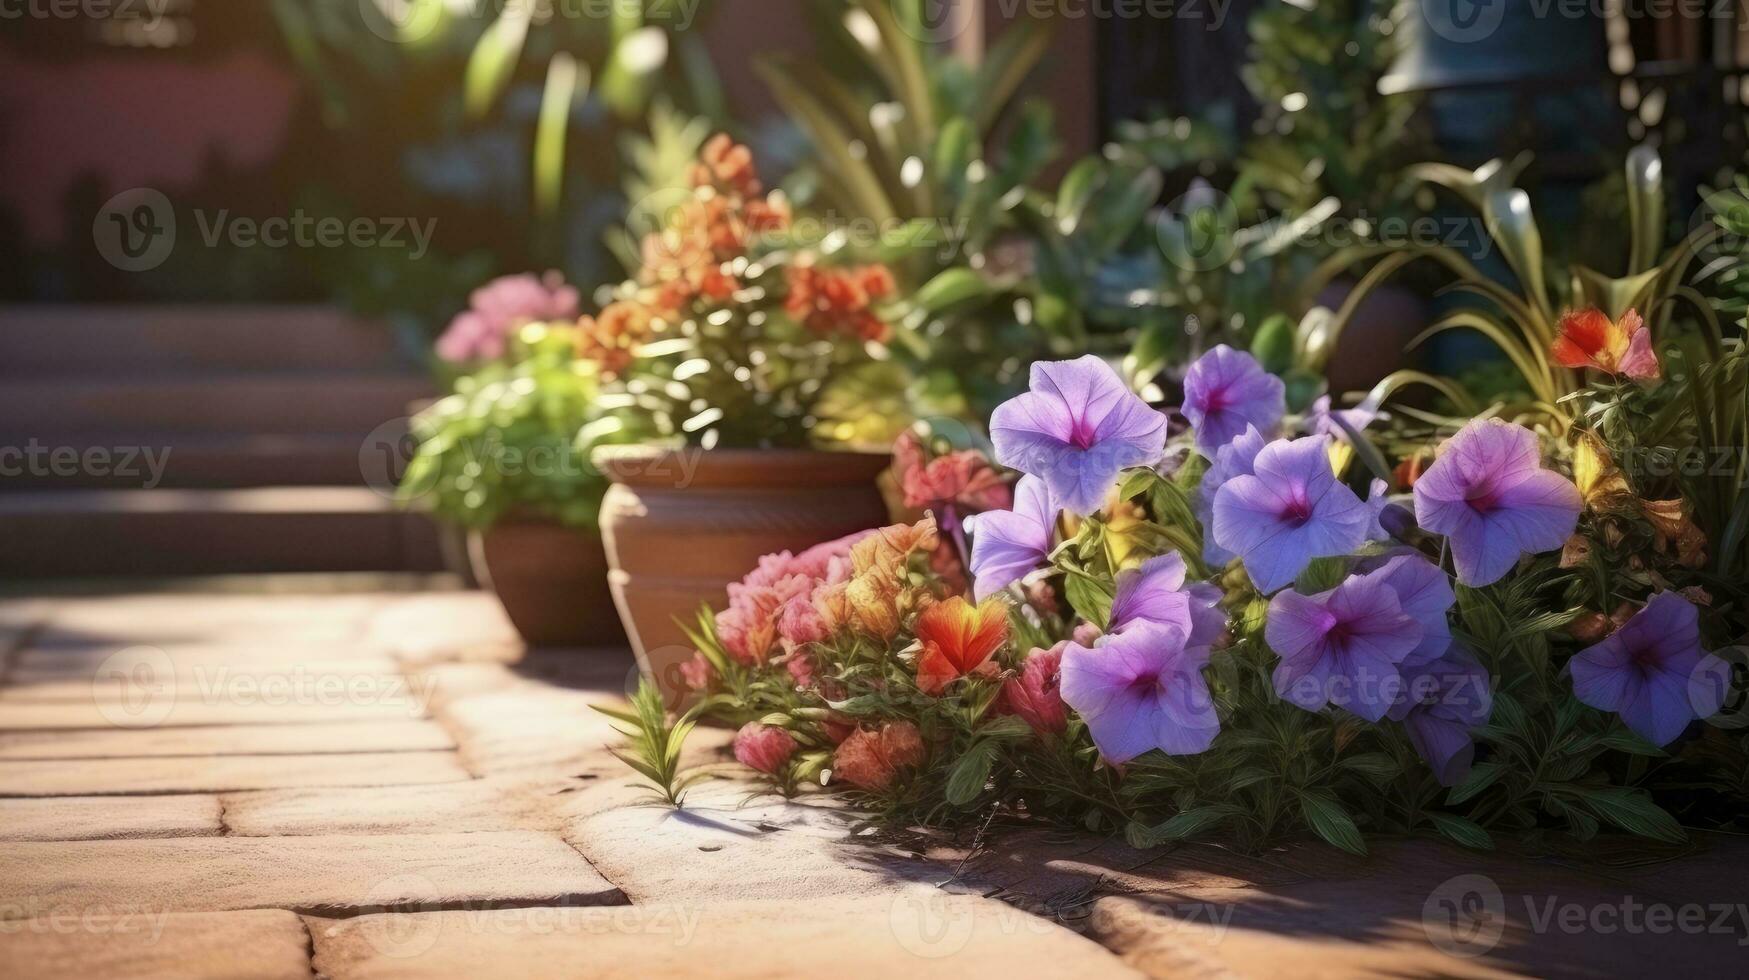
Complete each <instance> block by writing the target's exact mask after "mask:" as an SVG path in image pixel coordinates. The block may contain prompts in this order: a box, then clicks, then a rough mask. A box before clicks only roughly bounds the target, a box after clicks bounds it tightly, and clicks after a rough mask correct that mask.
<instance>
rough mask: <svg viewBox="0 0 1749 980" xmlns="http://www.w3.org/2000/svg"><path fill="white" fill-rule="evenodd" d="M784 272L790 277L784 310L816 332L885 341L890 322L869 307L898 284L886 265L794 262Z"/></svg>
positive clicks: (821, 334)
mask: <svg viewBox="0 0 1749 980" xmlns="http://www.w3.org/2000/svg"><path fill="white" fill-rule="evenodd" d="M784 274H785V276H786V278H788V280H789V295H788V296H787V297H786V298H785V299H784V310H785V312H787V313H789V315H790V316H791V317H793V318H795V319H796V320H798V321H800V322H801V323H802V324H804V325H805V326H806V327H807V328H808V329H809V330H811V331H813V332H814V333H816V334H819V335H820V336H822V337H827V336H833V335H841V336H847V337H855V338H857V339H859V340H873V341H884V340H886V339H887V337H888V336H889V335H890V334H891V333H892V329H891V328H890V327H889V326H888V325H887V322H886V321H885V320H882V319H881V318H880V317H879V316H877V315H876V314H875V313H874V312H873V311H872V310H871V309H870V306H871V305H872V304H874V303H875V302H878V301H880V300H882V299H885V298H887V297H889V296H891V295H892V294H893V293H894V291H896V290H897V288H898V286H897V284H896V283H895V282H894V281H893V273H892V271H891V270H890V269H888V268H887V267H886V266H884V265H869V266H863V267H861V268H858V269H820V268H816V267H814V266H791V267H789V268H788V269H786V270H784Z"/></svg>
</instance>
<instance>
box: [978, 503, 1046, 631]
mask: <svg viewBox="0 0 1749 980" xmlns="http://www.w3.org/2000/svg"><path fill="white" fill-rule="evenodd" d="M966 520H967V526H968V527H969V528H970V530H971V532H972V560H971V565H972V575H973V579H974V580H973V584H972V592H973V594H974V595H975V596H976V597H977V599H978V601H979V602H982V601H984V599H985V598H987V597H989V596H990V595H991V594H993V593H996V592H1000V591H1002V590H1003V589H1005V588H1007V587H1008V586H1010V585H1012V584H1014V583H1015V582H1018V581H1020V580H1021V579H1023V578H1025V577H1026V576H1027V575H1029V574H1031V573H1032V572H1033V571H1035V570H1037V569H1039V568H1043V567H1044V565H1045V562H1046V561H1048V560H1049V557H1050V553H1051V540H1052V534H1053V532H1054V530H1055V527H1056V523H1057V512H1056V509H1055V508H1053V507H1052V506H1051V494H1050V491H1049V490H1047V489H1045V485H1044V482H1043V481H1042V480H1040V479H1039V478H1038V477H1036V476H1023V477H1021V478H1020V482H1019V483H1016V484H1015V485H1014V509H1013V510H992V511H986V512H984V513H982V514H978V515H976V516H975V517H969V518H967V519H966Z"/></svg>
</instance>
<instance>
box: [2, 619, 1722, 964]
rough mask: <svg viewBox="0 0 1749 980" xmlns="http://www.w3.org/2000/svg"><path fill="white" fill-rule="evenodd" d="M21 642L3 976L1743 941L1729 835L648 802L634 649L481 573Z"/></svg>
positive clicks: (1680, 946) (14, 698)
mask: <svg viewBox="0 0 1749 980" xmlns="http://www.w3.org/2000/svg"><path fill="white" fill-rule="evenodd" d="M0 651H4V660H3V661H0V670H3V673H0V976H6V977H21V978H22V977H33V978H34V977H69V978H93V977H111V976H114V977H212V978H225V980H239V978H255V977H263V978H268V977H271V978H280V977H296V978H309V977H311V976H319V977H330V978H335V980H351V978H364V977H372V978H375V977H431V976H439V977H470V978H472V977H518V976H565V977H597V976H632V975H635V976H639V977H651V976H662V975H667V974H675V975H705V974H708V975H712V976H729V977H770V976H808V977H820V976H857V977H860V976H869V977H875V976H893V975H902V976H905V977H907V978H910V977H930V976H941V977H955V978H965V977H978V976H1004V977H1024V976H1038V975H1051V976H1070V977H1075V976H1098V977H1121V976H1135V975H1142V974H1146V975H1152V976H1156V977H1179V976H1187V975H1188V976H1253V975H1255V976H1273V975H1277V974H1280V973H1282V972H1284V971H1287V972H1290V973H1291V974H1292V975H1295V976H1331V977H1336V976H1355V975H1379V976H1384V975H1394V976H1405V975H1433V974H1440V975H1447V976H1498V975H1502V974H1503V973H1531V974H1538V975H1549V974H1554V975H1574V976H1582V975H1610V974H1624V973H1626V974H1634V973H1642V972H1645V973H1649V972H1653V971H1660V972H1669V971H1673V970H1674V971H1679V973H1680V974H1687V973H1690V972H1699V971H1701V970H1711V971H1725V970H1730V971H1732V972H1735V968H1737V967H1740V965H1741V962H1742V961H1741V957H1742V955H1743V954H1744V948H1745V947H1743V946H1741V945H1740V943H1744V942H1749V921H1746V917H1749V912H1745V911H1744V910H1743V907H1742V906H1740V905H1737V904H1736V903H1739V902H1749V890H1746V889H1745V887H1744V886H1743V884H1742V882H1743V881H1744V878H1745V875H1744V872H1745V871H1746V870H1749V857H1746V855H1749V849H1746V848H1744V847H1743V846H1742V844H1741V842H1740V841H1737V840H1731V839H1722V838H1721V839H1713V840H1708V841H1705V842H1701V843H1698V844H1696V845H1695V846H1693V847H1691V848H1688V849H1686V850H1684V851H1681V852H1676V853H1660V854H1658V855H1656V856H1657V857H1658V858H1660V859H1661V860H1660V862H1659V863H1656V864H1650V865H1648V864H1647V862H1646V857H1647V853H1648V852H1647V849H1646V848H1644V847H1643V846H1638V845H1636V846H1632V847H1626V848H1616V847H1614V845H1612V844H1610V843H1608V842H1605V843H1600V844H1598V845H1596V846H1594V847H1593V848H1592V849H1591V851H1590V852H1589V856H1590V857H1591V858H1592V859H1593V861H1592V863H1589V864H1585V865H1580V864H1578V863H1576V862H1575V861H1573V860H1570V859H1566V858H1562V857H1560V856H1558V855H1548V854H1540V855H1531V854H1526V853H1516V854H1513V855H1510V856H1501V855H1489V856H1482V857H1478V856H1476V855H1472V854H1468V853H1465V852H1461V851H1458V850H1456V849H1454V848H1449V847H1445V846H1442V845H1436V844H1429V843H1426V842H1396V843H1386V844H1385V845H1383V846H1381V847H1380V848H1379V850H1378V853H1376V854H1375V855H1374V856H1373V857H1372V858H1371V859H1369V860H1365V861H1361V860H1355V859H1349V858H1344V857H1340V856H1336V855H1334V854H1333V853H1332V852H1331V851H1329V849H1327V848H1322V847H1316V846H1310V845H1308V846H1304V847H1299V848H1292V849H1287V850H1284V851H1280V852H1275V853H1272V854H1268V855H1264V856H1260V857H1250V856H1240V855H1234V854H1231V853H1229V852H1227V851H1225V850H1223V849H1220V848H1215V847H1188V848H1181V849H1178V850H1174V851H1154V852H1147V853H1142V852H1136V851H1133V850H1130V849H1129V848H1127V847H1124V846H1123V845H1121V843H1119V842H1115V841H1110V840H1102V839H1099V838H1093V837H1087V836H1078V835H1073V834H1063V833H1048V832H1038V831H1029V832H1013V833H1006V834H1000V835H992V836H991V837H990V838H989V839H986V840H982V841H979V842H978V845H979V846H977V847H976V849H975V850H971V851H968V850H967V848H966V847H965V846H964V845H963V842H955V841H950V840H945V839H937V838H932V837H929V836H926V835H922V834H915V833H905V832H896V831H891V830H875V829H871V828H867V827H863V826H862V825H861V824H860V823H859V820H858V817H857V815H856V814H854V813H850V812H847V811H845V810H844V809H842V808H840V807H837V806H834V805H832V803H831V802H830V801H829V800H824V799H819V798H813V799H810V800H809V802H807V803H786V802H784V801H782V800H780V799H775V798H771V797H759V796H757V795H756V790H755V788H754V787H752V786H751V785H750V784H747V783H745V782H743V781H741V780H740V779H739V777H738V776H736V775H735V772H734V767H733V766H726V765H725V766H722V767H721V769H722V778H720V779H717V780H714V781H711V782H708V783H706V784H704V785H703V786H701V787H700V788H699V789H698V790H696V791H695V793H694V795H693V797H692V799H691V801H690V805H689V807H688V809H687V810H685V811H682V812H679V813H675V812H671V811H668V810H664V809H661V808H658V807H652V806H649V805H647V804H646V803H645V802H644V801H643V794H642V792H641V791H640V790H639V788H638V786H637V784H636V781H635V780H633V779H631V778H628V775H627V771H626V770H625V769H624V768H623V767H622V766H620V764H619V763H618V762H617V761H615V760H614V759H613V758H612V756H611V755H610V754H609V753H608V751H607V747H608V746H609V745H611V744H613V743H614V742H615V741H616V738H615V736H614V735H613V733H612V731H611V729H610V728H609V727H608V726H607V724H606V723H605V721H604V720H603V719H602V718H600V716H598V715H596V714H594V713H593V712H591V711H589V710H588V705H589V704H591V703H599V702H601V701H603V700H607V699H614V698H618V697H621V696H622V695H623V693H624V690H625V688H626V685H627V682H628V677H629V675H630V673H631V670H632V663H631V658H630V656H629V655H628V654H626V653H625V652H624V651H619V650H608V651H564V652H558V651H555V652H542V653H534V654H528V655H525V654H524V653H523V651H522V650H521V649H520V648H519V647H518V645H517V644H516V643H515V642H514V640H513V638H512V637H511V635H510V633H509V630H508V628H507V626H506V625H505V624H504V623H503V621H502V618H501V616H500V615H499V613H498V612H497V611H496V609H495V608H494V607H493V605H492V604H491V603H490V601H489V600H488V599H486V598H485V597H483V596H479V595H467V594H441V595H330V596H295V597H293V596H209V595H155V596H132V597H120V598H92V599H64V600H43V601H32V600H13V601H9V602H5V603H0ZM726 743H727V733H725V732H721V731H714V730H706V731H700V732H699V733H697V734H696V735H695V737H694V739H693V743H692V745H691V746H690V748H689V756H690V759H689V761H690V762H692V763H695V764H707V765H718V764H720V763H722V761H723V759H724V749H725V746H726ZM1612 853H1613V854H1619V855H1620V859H1619V860H1615V861H1611V860H1608V859H1607V856H1608V855H1610V854H1612ZM1600 855H1601V856H1603V857H1604V859H1603V860H1601V861H1600V860H1596V859H1597V858H1598V857H1599V856H1600ZM1659 910H1662V911H1659Z"/></svg>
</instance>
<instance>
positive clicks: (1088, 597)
mask: <svg viewBox="0 0 1749 980" xmlns="http://www.w3.org/2000/svg"><path fill="white" fill-rule="evenodd" d="M1063 593H1064V595H1065V596H1066V597H1067V598H1068V600H1069V605H1071V606H1073V607H1074V609H1075V612H1076V613H1077V614H1078V615H1079V616H1080V617H1081V618H1082V619H1085V620H1086V621H1088V622H1089V623H1092V624H1093V625H1095V626H1097V627H1099V628H1100V629H1105V627H1106V624H1107V623H1109V622H1110V621H1111V604H1112V601H1113V598H1114V597H1113V595H1112V590H1111V587H1110V586H1108V585H1106V584H1105V583H1103V582H1097V581H1095V580H1093V579H1091V578H1089V577H1088V576H1087V574H1086V573H1084V572H1082V573H1075V572H1071V573H1069V574H1068V575H1067V576H1065V577H1064V579H1063Z"/></svg>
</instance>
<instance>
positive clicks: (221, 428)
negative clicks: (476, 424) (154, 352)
mask: <svg viewBox="0 0 1749 980" xmlns="http://www.w3.org/2000/svg"><path fill="white" fill-rule="evenodd" d="M431 394H432V384H431V382H430V381H429V380H428V379H426V378H424V377H421V376H419V375H414V374H387V373H370V374H356V373H352V374H321V375H295V374H274V375H259V376H249V375H239V374H226V375H214V376H211V377H176V378H162V379H151V380H139V379H135V378H114V379H108V380H95V379H90V378H77V379H58V380H45V379H41V378H34V377H33V378H7V379H4V380H0V445H19V444H21V441H22V440H26V439H28V438H30V437H32V436H37V435H38V434H39V433H45V432H84V433H105V432H115V431H131V432H142V431H150V432H163V433H207V434H238V435H243V434H252V435H264V434H281V433H284V434H308V433H342V434H356V435H358V436H361V437H362V436H364V435H365V434H367V433H369V432H371V431H372V430H374V429H376V428H377V427H378V426H380V425H382V424H384V423H389V422H393V421H394V420H396V419H401V418H405V417H406V415H407V407H408V404H409V403H410V402H412V401H415V400H417V399H422V398H426V397H429V396H430V395H431Z"/></svg>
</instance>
